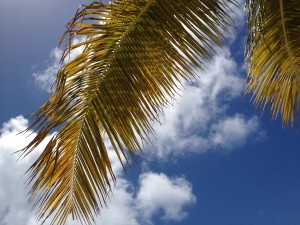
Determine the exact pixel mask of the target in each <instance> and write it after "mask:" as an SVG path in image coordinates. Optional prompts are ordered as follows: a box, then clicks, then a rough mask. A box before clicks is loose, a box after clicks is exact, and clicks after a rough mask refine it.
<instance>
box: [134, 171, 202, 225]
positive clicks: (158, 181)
mask: <svg viewBox="0 0 300 225" xmlns="http://www.w3.org/2000/svg"><path fill="white" fill-rule="evenodd" d="M139 183H140V188H139V190H138V193H137V207H138V209H139V210H140V211H141V213H142V214H141V215H142V218H143V219H144V220H145V221H144V222H148V223H150V224H151V218H152V217H153V216H154V215H155V214H156V213H158V212H159V211H161V210H162V213H163V216H162V218H163V219H164V220H173V221H181V220H183V219H184V218H185V217H186V216H187V212H186V211H184V207H185V206H187V205H190V204H193V203H195V202H196V197H195V196H194V195H193V193H192V187H191V184H190V183H189V182H187V181H186V179H185V178H183V177H177V178H169V177H168V176H166V175H165V174H162V173H160V174H157V173H152V172H148V173H144V174H142V175H141V176H140V179H139Z"/></svg>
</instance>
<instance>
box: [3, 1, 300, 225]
mask: <svg viewBox="0 0 300 225" xmlns="http://www.w3.org/2000/svg"><path fill="white" fill-rule="evenodd" d="M81 3H83V2H81V1H78V0H72V1H70V0H64V1H58V0H51V1H49V0H28V1H26V2H25V1H23V0H15V1H4V0H0V27H1V31H0V32H1V38H0V40H1V41H0V49H1V51H0V67H1V72H0V74H1V75H0V81H1V82H0V85H1V88H0V103H1V106H2V107H1V109H0V225H20V224H22V225H23V224H24V225H36V224H38V223H37V222H35V218H34V212H31V210H30V206H28V205H27V203H26V201H27V200H26V193H27V190H25V185H24V181H25V179H26V177H24V176H23V174H24V172H25V170H26V168H28V166H29V165H30V164H31V163H32V161H33V159H34V158H35V157H36V156H37V155H38V152H39V151H41V149H42V146H41V147H39V148H38V149H37V151H36V153H34V154H32V155H31V156H29V157H28V158H26V159H24V160H21V161H18V162H17V161H16V156H15V155H11V154H12V153H13V152H15V151H16V150H19V149H20V148H22V147H24V146H25V145H26V143H28V141H29V139H30V138H26V137H25V136H22V135H17V133H18V132H20V131H21V130H23V129H25V128H26V127H27V126H28V124H29V121H28V119H27V118H25V116H26V115H28V114H30V113H31V112H33V111H34V110H35V109H37V108H38V107H39V106H40V105H41V104H42V103H43V102H44V101H45V100H46V99H47V98H48V96H49V92H48V91H49V87H50V85H51V81H52V79H53V77H54V75H55V71H56V69H57V62H58V60H59V56H60V54H61V50H60V49H58V48H56V46H57V43H58V41H59V39H60V36H61V34H62V33H63V32H64V29H65V24H66V23H67V21H68V20H69V19H71V18H72V16H73V15H74V12H75V11H76V10H77V8H78V6H79V5H80V4H81ZM236 17H237V18H238V21H240V24H239V25H240V30H238V31H234V32H233V33H232V35H231V37H230V39H229V41H227V43H226V46H225V47H224V48H223V49H218V50H217V53H216V55H215V57H214V61H213V62H212V63H211V64H207V65H205V68H206V69H205V72H204V73H203V74H200V79H199V80H197V81H195V82H194V83H193V85H191V84H186V86H185V89H183V90H182V91H181V93H180V95H181V97H178V98H177V101H176V102H174V106H173V107H172V108H170V109H166V111H165V115H164V116H162V118H161V120H162V124H161V125H159V124H156V125H155V130H156V136H155V137H153V139H152V145H151V146H145V150H144V155H143V156H142V157H141V158H140V159H139V160H138V161H137V162H135V163H133V164H132V166H131V168H127V171H126V173H124V171H123V170H122V168H121V166H120V164H119V163H118V161H117V160H116V157H115V155H113V154H112V153H111V159H112V163H113V167H114V169H115V171H116V174H117V177H118V182H117V184H116V186H115V190H114V197H112V199H111V203H110V204H109V208H108V209H103V211H102V215H101V217H98V218H97V221H96V224H97V225H102V224H106V225H137V224H139V225H144V224H146V225H147V224H155V225H161V224H163V225H166V224H174V225H175V224H183V225H184V224H188V225H196V224H197V225H283V224H284V225H299V224H300V213H299V212H300V177H299V172H300V151H299V132H298V130H297V129H291V128H289V127H286V128H282V127H281V122H280V119H279V120H277V121H274V120H272V119H271V118H270V113H269V111H268V110H266V111H265V113H264V114H263V115H261V111H260V110H256V109H255V107H254V106H253V105H252V104H251V103H249V99H250V97H249V96H246V97H243V79H244V78H245V71H244V70H243V64H242V62H243V52H244V45H243V42H244V32H243V30H244V27H243V22H241V21H242V20H243V19H244V18H243V16H242V15H236ZM74 54H76V52H75V53H74ZM48 138H49V137H48ZM78 224H79V223H77V222H74V221H71V220H70V221H68V222H67V225H78Z"/></svg>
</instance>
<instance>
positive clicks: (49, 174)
mask: <svg viewBox="0 0 300 225" xmlns="http://www.w3.org/2000/svg"><path fill="white" fill-rule="evenodd" d="M229 2H231V1H228V0H224V1H223V0H206V1H203V0H201V1H200V0H199V1H198V0H156V1H155V0H126V1H113V3H112V4H110V5H106V4H102V3H100V2H94V3H93V4H90V5H84V7H83V10H81V11H79V12H78V13H77V14H76V15H75V17H74V19H73V20H72V21H71V22H70V23H69V25H68V32H67V34H69V35H70V42H69V45H68V46H67V49H66V51H65V54H64V55H63V58H65V57H67V55H68V53H69V51H70V50H72V49H74V48H76V47H78V46H83V47H84V50H83V52H82V53H81V54H80V55H78V56H77V57H76V58H75V59H74V60H71V61H70V62H68V63H66V64H65V65H62V67H61V69H60V70H59V72H58V75H57V79H56V81H55V91H54V93H53V94H52V96H51V97H50V99H49V100H48V101H47V102H46V103H45V104H44V105H43V106H42V107H41V108H40V109H39V110H38V111H37V112H36V113H35V122H34V123H33V125H32V127H31V128H34V127H35V128H36V129H37V130H38V134H37V136H36V137H35V138H34V140H33V141H32V142H31V143H30V144H29V145H28V146H27V148H26V149H24V151H23V155H27V154H29V153H30V152H31V151H32V150H33V149H34V148H35V147H36V146H37V145H38V144H40V143H41V142H42V140H43V139H44V138H45V137H46V135H48V134H49V132H50V131H51V130H53V129H54V128H55V127H57V126H60V125H62V126H61V128H60V129H59V131H58V132H57V133H56V134H55V135H54V136H53V138H52V139H51V141H50V142H49V143H48V145H47V147H46V148H45V150H44V151H43V153H42V154H41V156H40V157H39V158H38V159H37V160H36V162H35V163H34V164H33V165H32V167H31V168H30V170H29V171H30V173H31V179H32V180H31V182H33V187H32V189H31V191H30V193H31V199H30V200H31V201H33V202H34V205H35V206H36V207H38V215H39V217H38V218H39V219H40V220H43V219H47V218H48V216H50V215H51V214H53V215H54V219H53V221H52V224H54V223H56V224H64V223H65V221H66V219H67V217H68V215H69V214H72V216H73V218H76V219H79V220H80V221H82V222H86V223H91V222H92V221H93V220H94V214H97V213H99V208H100V206H101V205H102V204H105V201H106V198H107V196H108V193H109V191H110V187H111V184H110V183H111V181H114V179H115V178H114V174H113V171H112V167H111V163H110V159H109V155H108V152H107V148H106V144H105V143H104V138H105V137H107V138H108V139H109V141H110V143H111V145H112V146H113V148H114V150H115V152H116V154H117V155H118V157H119V159H120V161H121V162H122V157H125V159H127V152H129V154H130V155H131V156H132V157H133V158H134V157H135V155H136V154H137V153H139V152H140V151H141V146H140V142H139V140H140V139H142V140H147V137H148V135H149V134H150V133H152V132H153V130H152V125H151V124H152V123H153V122H152V121H153V120H157V115H158V113H159V112H161V111H162V110H163V108H164V107H165V106H166V105H168V99H170V97H172V96H173V95H174V94H176V89H177V85H178V84H179V83H180V81H182V80H186V79H190V78H192V77H193V76H194V74H193V69H195V68H201V65H202V60H209V59H210V58H211V53H212V51H213V46H214V45H221V40H222V38H223V33H224V30H226V29H225V27H226V26H227V25H228V24H229V22H230V21H229V18H228V16H227V13H226V10H228V8H227V4H228V3H229ZM79 36H87V37H88V39H87V40H86V41H83V42H81V43H79V44H76V45H75V44H74V45H73V44H72V43H73V42H72V39H73V38H74V37H79ZM31 128H30V129H31Z"/></svg>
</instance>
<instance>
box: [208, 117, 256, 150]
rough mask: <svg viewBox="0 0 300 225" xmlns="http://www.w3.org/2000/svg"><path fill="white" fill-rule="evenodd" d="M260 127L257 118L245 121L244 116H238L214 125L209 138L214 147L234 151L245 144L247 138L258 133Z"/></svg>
mask: <svg viewBox="0 0 300 225" xmlns="http://www.w3.org/2000/svg"><path fill="white" fill-rule="evenodd" d="M258 127H259V122H258V118H257V117H255V116H253V117H251V118H249V119H245V117H244V116H243V115H241V114H236V115H234V116H233V117H226V118H225V119H223V120H221V121H220V122H219V123H217V124H214V125H213V127H212V129H211V136H210V137H209V138H210V140H211V142H212V145H214V146H216V147H217V146H220V147H222V148H224V149H228V150H232V149H233V148H234V147H236V146H240V145H242V144H244V143H245V141H246V139H247V137H248V136H249V135H250V134H251V133H253V132H256V131H257V129H258Z"/></svg>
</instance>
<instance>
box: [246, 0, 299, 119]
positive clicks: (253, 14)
mask: <svg viewBox="0 0 300 225" xmlns="http://www.w3.org/2000/svg"><path fill="white" fill-rule="evenodd" d="M247 8H248V27H247V29H248V39H247V58H246V62H247V70H248V77H247V89H246V92H247V93H249V92H251V91H252V92H253V95H254V102H255V104H256V105H257V106H261V107H262V108H263V109H264V108H265V107H266V105H267V104H268V103H269V102H271V107H270V108H271V112H272V115H273V117H274V118H276V117H277V116H278V115H281V117H282V122H283V124H284V125H286V124H288V123H291V125H293V124H294V123H295V119H296V121H298V117H299V107H300V105H299V103H300V98H299V91H300V82H299V75H300V35H299V33H300V4H299V1H298V0H285V1H283V0H276V1H274V0H251V1H250V0H248V1H247Z"/></svg>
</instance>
